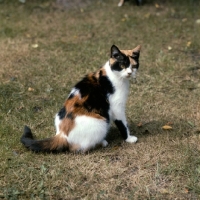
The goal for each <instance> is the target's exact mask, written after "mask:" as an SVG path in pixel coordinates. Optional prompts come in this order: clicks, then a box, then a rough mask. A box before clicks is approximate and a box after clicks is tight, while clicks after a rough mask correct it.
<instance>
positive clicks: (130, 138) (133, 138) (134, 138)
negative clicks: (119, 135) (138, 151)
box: [125, 135, 138, 143]
mask: <svg viewBox="0 0 200 200" xmlns="http://www.w3.org/2000/svg"><path fill="white" fill-rule="evenodd" d="M137 140H138V139H137V137H135V136H131V135H129V136H128V138H127V139H126V140H125V141H126V142H129V143H135V142H137Z"/></svg>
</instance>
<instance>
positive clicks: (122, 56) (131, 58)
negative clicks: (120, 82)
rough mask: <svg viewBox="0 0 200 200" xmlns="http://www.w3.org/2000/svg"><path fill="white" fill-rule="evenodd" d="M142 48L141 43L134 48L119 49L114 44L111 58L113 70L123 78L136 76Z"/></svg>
mask: <svg viewBox="0 0 200 200" xmlns="http://www.w3.org/2000/svg"><path fill="white" fill-rule="evenodd" d="M140 49H141V46H140V45H139V46H137V47H136V48H134V49H132V50H119V49H118V47H117V46H115V45H113V46H112V47H111V57H110V60H109V63H110V67H111V70H112V71H113V72H114V73H115V74H117V75H118V76H119V77H121V78H130V77H133V78H135V77H136V72H137V70H138V68H139V55H140Z"/></svg>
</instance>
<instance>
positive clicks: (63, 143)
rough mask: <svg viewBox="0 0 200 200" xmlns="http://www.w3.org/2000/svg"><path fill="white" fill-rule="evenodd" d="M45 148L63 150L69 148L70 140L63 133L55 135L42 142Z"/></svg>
mask: <svg viewBox="0 0 200 200" xmlns="http://www.w3.org/2000/svg"><path fill="white" fill-rule="evenodd" d="M42 147H43V149H49V150H50V151H53V150H63V149H66V148H68V142H67V139H66V138H65V137H63V136H62V134H58V135H55V136H54V137H52V138H49V139H47V140H44V141H43V144H42Z"/></svg>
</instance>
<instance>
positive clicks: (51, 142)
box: [20, 126, 68, 153]
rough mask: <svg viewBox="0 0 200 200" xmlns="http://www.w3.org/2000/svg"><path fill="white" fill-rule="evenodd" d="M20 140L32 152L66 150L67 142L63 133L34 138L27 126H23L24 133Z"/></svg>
mask: <svg viewBox="0 0 200 200" xmlns="http://www.w3.org/2000/svg"><path fill="white" fill-rule="evenodd" d="M20 141H21V143H22V144H24V145H25V147H27V148H28V149H30V150H32V151H34V152H47V153H51V152H52V153H58V152H63V151H66V150H68V142H67V139H66V138H65V137H64V136H63V135H61V134H57V135H55V136H54V137H51V138H46V139H43V140H35V139H34V138H33V134H32V132H31V129H30V128H29V127H28V126H25V127H24V134H23V135H22V137H21V139H20Z"/></svg>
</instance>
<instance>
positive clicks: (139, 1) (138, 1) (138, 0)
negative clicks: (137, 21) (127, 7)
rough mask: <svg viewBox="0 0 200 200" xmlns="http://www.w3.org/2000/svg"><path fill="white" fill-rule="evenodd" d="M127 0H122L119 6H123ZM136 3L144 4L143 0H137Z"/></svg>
mask: <svg viewBox="0 0 200 200" xmlns="http://www.w3.org/2000/svg"><path fill="white" fill-rule="evenodd" d="M124 1H125V0H120V1H119V3H118V6H119V7H121V6H122V5H123V4H124ZM136 4H137V5H138V6H140V5H141V4H142V0H136Z"/></svg>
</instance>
